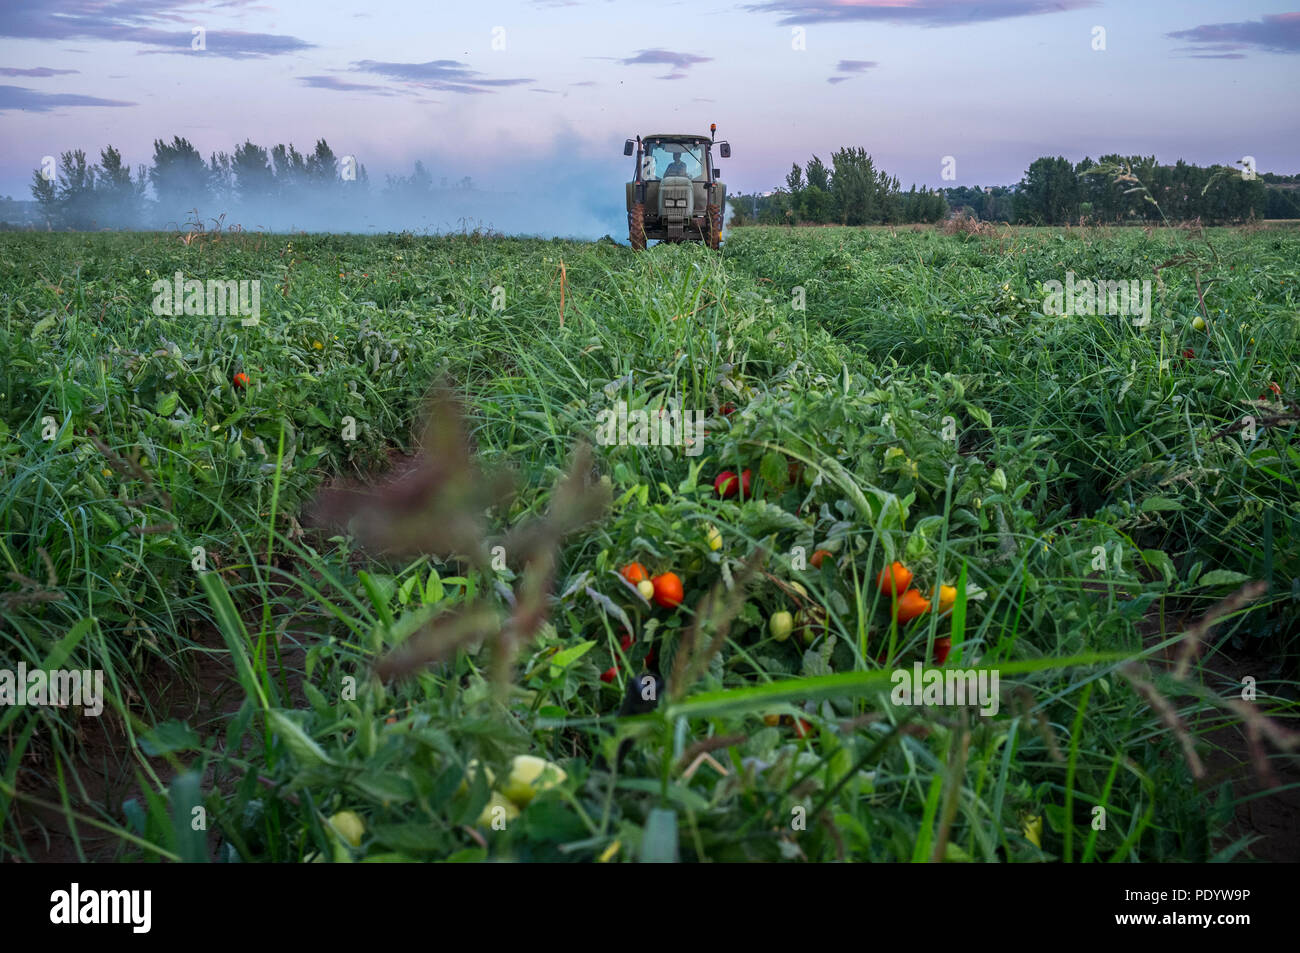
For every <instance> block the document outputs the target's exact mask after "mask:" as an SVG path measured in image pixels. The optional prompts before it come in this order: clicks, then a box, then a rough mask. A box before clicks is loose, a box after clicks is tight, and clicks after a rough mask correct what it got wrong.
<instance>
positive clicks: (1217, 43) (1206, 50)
mask: <svg viewBox="0 0 1300 953" xmlns="http://www.w3.org/2000/svg"><path fill="white" fill-rule="evenodd" d="M1165 36H1167V37H1169V38H1170V39H1173V40H1186V41H1187V42H1188V43H1191V44H1193V45H1192V46H1185V47H1179V48H1178V49H1176V50H1174V52H1175V53H1186V54H1187V55H1188V56H1191V57H1193V58H1195V59H1203V60H1239V59H1244V58H1245V53H1243V52H1241V51H1242V50H1256V51H1262V52H1265V53H1300V13H1275V14H1271V15H1268V16H1265V17H1262V18H1261V19H1259V20H1245V21H1243V22H1240V23H1206V24H1203V25H1201V26H1198V27H1193V28H1192V29H1190V30H1175V31H1174V32H1173V33H1166V34H1165Z"/></svg>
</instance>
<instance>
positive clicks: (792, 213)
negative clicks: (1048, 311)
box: [728, 148, 1300, 225]
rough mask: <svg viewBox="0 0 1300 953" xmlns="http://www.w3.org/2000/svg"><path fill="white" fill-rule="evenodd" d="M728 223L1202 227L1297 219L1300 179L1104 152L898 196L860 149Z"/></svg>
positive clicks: (794, 174)
mask: <svg viewBox="0 0 1300 953" xmlns="http://www.w3.org/2000/svg"><path fill="white" fill-rule="evenodd" d="M728 204H729V207H730V208H731V213H732V214H731V219H730V222H731V224H732V225H751V224H759V225H785V224H788V225H798V224H839V225H887V224H896V223H897V224H902V223H908V222H933V221H938V220H940V219H943V218H945V217H948V216H951V215H963V214H964V215H969V216H971V217H973V218H978V219H981V220H983V221H991V222H1008V223H1015V224H1022V225H1067V224H1079V223H1091V224H1123V223H1143V224H1145V223H1149V222H1160V221H1162V220H1164V221H1170V222H1176V221H1191V220H1193V219H1200V220H1201V221H1202V222H1203V223H1204V224H1207V225H1218V224H1233V223H1238V222H1244V221H1248V220H1250V219H1252V218H1255V219H1258V218H1300V175H1293V176H1283V175H1275V174H1273V173H1260V174H1256V175H1252V174H1250V173H1249V172H1248V171H1247V170H1245V169H1242V168H1235V167H1233V166H1225V165H1213V166H1198V165H1194V164H1192V163H1189V162H1185V161H1183V160H1182V159H1179V160H1178V161H1177V162H1176V163H1174V164H1173V165H1160V164H1159V163H1157V162H1156V158H1155V156H1121V155H1104V156H1102V157H1101V158H1100V159H1099V160H1097V161H1093V160H1092V159H1091V158H1084V159H1082V160H1080V161H1079V162H1078V163H1071V162H1070V161H1069V160H1068V159H1066V158H1064V157H1061V156H1057V157H1054V158H1053V157H1048V156H1043V157H1041V158H1038V159H1035V160H1034V161H1033V162H1032V163H1031V164H1030V166H1029V169H1028V170H1027V171H1026V172H1025V175H1024V177H1023V178H1022V179H1021V180H1020V181H1019V182H1018V183H1016V184H1015V185H1013V186H1004V185H998V186H984V187H980V186H956V187H952V188H946V189H935V190H930V189H925V188H920V189H918V188H917V187H916V186H913V187H912V189H911V190H910V191H908V192H903V191H901V190H900V188H899V185H898V180H897V179H896V178H893V177H891V176H889V175H888V174H887V173H885V172H884V171H882V170H879V169H877V168H876V167H875V164H874V162H873V161H872V159H871V156H869V155H867V153H866V151H865V150H864V149H861V148H855V149H841V150H839V151H838V152H836V153H834V154H832V157H831V165H830V166H829V167H827V166H826V165H825V164H824V163H823V162H822V161H821V160H820V159H819V158H817V157H816V156H813V158H812V159H811V160H810V161H809V162H808V163H807V164H806V165H804V166H803V167H800V166H799V165H798V164H797V163H796V164H794V165H793V166H792V167H791V169H790V172H789V174H788V175H787V176H786V178H785V187H784V188H780V189H775V190H773V191H772V192H768V193H763V194H757V193H755V194H749V195H745V194H737V195H734V196H732V197H731V198H730V199H729V202H728Z"/></svg>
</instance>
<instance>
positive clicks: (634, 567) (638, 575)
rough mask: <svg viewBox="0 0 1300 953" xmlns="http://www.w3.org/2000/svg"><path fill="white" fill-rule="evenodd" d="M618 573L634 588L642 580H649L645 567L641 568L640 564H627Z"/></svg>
mask: <svg viewBox="0 0 1300 953" xmlns="http://www.w3.org/2000/svg"><path fill="white" fill-rule="evenodd" d="M619 572H621V573H622V574H623V578H624V579H626V580H627V581H628V582H630V583H631V584H632V585H634V586H635V585H636V584H637V583H638V582H640V581H641V580H642V579H649V578H650V573H649V572H647V571H646V568H645V566H642V565H641V564H640V563H628V564H627V565H626V566H624V567H623V568H622V569H620V570H619Z"/></svg>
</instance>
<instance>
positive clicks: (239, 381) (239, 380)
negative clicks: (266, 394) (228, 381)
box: [234, 371, 248, 387]
mask: <svg viewBox="0 0 1300 953" xmlns="http://www.w3.org/2000/svg"><path fill="white" fill-rule="evenodd" d="M234 383H235V386H236V387H247V386H248V375H247V374H245V373H244V372H243V371H240V372H239V373H238V374H236V375H235V377H234Z"/></svg>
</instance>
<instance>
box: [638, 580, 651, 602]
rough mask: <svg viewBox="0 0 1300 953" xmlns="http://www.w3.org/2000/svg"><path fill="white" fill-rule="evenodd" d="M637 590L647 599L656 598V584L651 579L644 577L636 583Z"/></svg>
mask: <svg viewBox="0 0 1300 953" xmlns="http://www.w3.org/2000/svg"><path fill="white" fill-rule="evenodd" d="M636 591H637V592H639V593H641V595H642V596H644V597H645V598H646V599H652V598H654V594H655V584H654V583H653V582H651V581H650V580H649V579H642V580H641V581H640V582H638V583H637V584H636Z"/></svg>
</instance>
